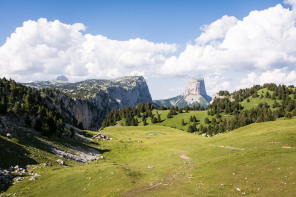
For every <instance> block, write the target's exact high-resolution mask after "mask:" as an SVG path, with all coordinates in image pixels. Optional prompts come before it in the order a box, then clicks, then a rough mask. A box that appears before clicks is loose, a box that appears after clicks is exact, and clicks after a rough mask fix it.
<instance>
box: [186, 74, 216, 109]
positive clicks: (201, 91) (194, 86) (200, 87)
mask: <svg viewBox="0 0 296 197" xmlns="http://www.w3.org/2000/svg"><path fill="white" fill-rule="evenodd" d="M183 97H184V99H185V101H187V103H189V104H192V103H196V102H198V103H200V102H201V99H202V98H204V99H205V100H206V101H207V102H210V101H211V97H210V96H208V95H207V92H206V87H205V82H204V79H202V78H199V79H191V80H190V81H189V83H188V85H187V87H186V89H185V93H184V94H183Z"/></svg>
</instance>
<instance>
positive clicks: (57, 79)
mask: <svg viewBox="0 0 296 197" xmlns="http://www.w3.org/2000/svg"><path fill="white" fill-rule="evenodd" d="M56 81H65V82H66V81H68V78H67V77H66V76H64V75H61V76H58V77H57V78H56Z"/></svg>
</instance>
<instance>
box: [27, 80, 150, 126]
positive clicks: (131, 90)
mask: <svg viewBox="0 0 296 197" xmlns="http://www.w3.org/2000/svg"><path fill="white" fill-rule="evenodd" d="M24 85H27V86H30V87H34V88H37V89H41V88H56V89H58V90H60V93H57V94H56V95H53V97H54V98H53V99H52V100H48V103H47V104H48V105H49V106H51V107H54V108H56V109H57V110H58V111H59V112H60V113H61V114H62V115H63V116H64V118H65V119H66V121H67V122H68V123H70V124H72V125H73V124H74V125H75V124H77V123H79V122H82V124H83V127H84V128H85V129H91V130H97V129H98V128H99V127H100V126H101V123H102V122H103V120H104V118H105V116H106V115H107V114H108V113H109V112H111V111H112V110H114V109H119V108H122V107H125V106H130V107H135V106H136V105H137V104H139V103H147V102H150V103H151V102H152V98H151V95H150V92H149V89H148V86H147V84H146V81H145V79H144V77H142V76H135V77H122V78H118V79H113V80H96V79H91V80H86V81H81V82H77V83H51V82H32V83H25V84H24Z"/></svg>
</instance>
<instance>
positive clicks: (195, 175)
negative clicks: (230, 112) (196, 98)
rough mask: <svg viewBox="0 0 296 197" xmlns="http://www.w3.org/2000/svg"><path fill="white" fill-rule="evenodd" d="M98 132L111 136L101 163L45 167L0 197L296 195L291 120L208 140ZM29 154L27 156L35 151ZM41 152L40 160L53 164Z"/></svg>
mask: <svg viewBox="0 0 296 197" xmlns="http://www.w3.org/2000/svg"><path fill="white" fill-rule="evenodd" d="M189 116H190V115H189ZM167 124H168V123H167ZM103 132H104V133H106V134H108V135H109V136H110V137H112V138H113V140H111V141H100V142H99V144H98V145H97V146H96V147H97V148H99V149H101V150H102V151H104V153H103V156H104V157H105V159H104V160H99V161H94V162H91V163H90V164H89V165H88V164H81V163H77V162H70V163H69V165H68V166H58V165H54V166H52V167H50V166H42V168H37V169H36V170H35V171H36V172H38V173H40V174H41V176H40V177H38V179H37V180H36V181H29V180H24V181H22V182H20V183H16V184H15V185H14V186H11V187H10V188H9V189H8V190H7V191H6V192H4V193H2V194H1V195H3V196H5V195H6V196H7V195H9V194H14V193H16V195H17V196H195V195H201V196H241V195H247V196H295V195H296V176H295V175H296V167H295V163H296V148H295V147H296V119H291V120H278V121H274V122H267V123H260V124H252V125H249V126H246V127H242V128H240V129H237V130H235V131H232V132H227V133H224V134H222V135H218V136H215V137H211V138H205V137H201V136H199V135H195V134H190V133H187V132H185V131H180V130H176V129H173V128H167V127H163V126H157V125H153V126H145V127H144V126H138V127H108V128H105V129H104V130H103ZM1 141H2V142H1V143H4V142H5V143H9V144H12V145H13V146H19V147H21V148H22V149H27V148H28V147H30V146H27V145H26V146H23V145H21V144H19V143H20V142H17V141H13V140H8V139H6V138H3V137H1ZM27 151H28V152H27V153H26V155H27V156H28V157H31V153H30V151H32V150H31V149H28V150H27ZM35 152H36V151H35ZM45 152H46V151H45ZM46 154H47V155H46ZM46 154H44V157H45V158H44V159H43V160H42V162H43V161H44V160H47V159H49V160H55V159H56V156H54V155H52V154H50V153H46ZM35 161H37V162H38V159H36V160H35ZM29 162H30V161H29Z"/></svg>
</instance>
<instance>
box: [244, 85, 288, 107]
mask: <svg viewBox="0 0 296 197" xmlns="http://www.w3.org/2000/svg"><path fill="white" fill-rule="evenodd" d="M267 91H268V92H269V94H270V95H272V94H273V92H274V91H270V90H267V88H263V89H261V90H258V91H257V93H258V95H263V98H262V99H260V98H259V97H256V98H252V96H250V97H249V100H250V102H249V103H247V99H245V100H243V101H242V102H241V105H242V106H243V107H244V110H249V109H252V108H255V107H257V105H258V104H259V103H265V102H266V103H267V104H268V105H269V106H270V107H271V109H273V108H272V104H273V103H274V100H272V99H271V98H265V97H264V96H265V94H266V92H267ZM290 97H291V98H293V97H292V95H290ZM276 102H278V103H279V104H281V103H282V101H281V100H278V99H276ZM275 109H278V108H275Z"/></svg>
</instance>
